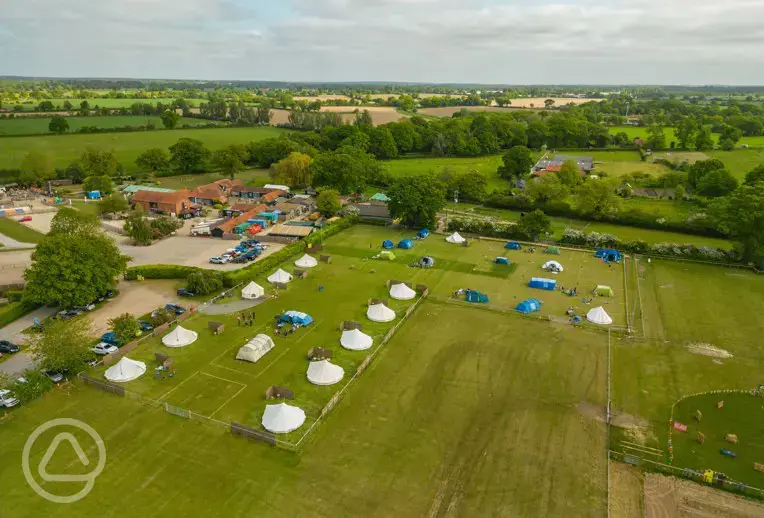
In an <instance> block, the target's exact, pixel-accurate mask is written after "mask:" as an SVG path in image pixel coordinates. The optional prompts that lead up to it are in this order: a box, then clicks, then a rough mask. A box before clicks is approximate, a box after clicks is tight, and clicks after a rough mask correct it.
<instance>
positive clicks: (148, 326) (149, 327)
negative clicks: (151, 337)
mask: <svg viewBox="0 0 764 518" xmlns="http://www.w3.org/2000/svg"><path fill="white" fill-rule="evenodd" d="M138 325H139V326H141V331H143V332H144V333H147V332H149V331H153V330H154V325H153V324H152V323H151V322H148V321H146V320H139V321H138Z"/></svg>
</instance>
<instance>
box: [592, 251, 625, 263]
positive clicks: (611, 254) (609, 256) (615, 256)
mask: <svg viewBox="0 0 764 518" xmlns="http://www.w3.org/2000/svg"><path fill="white" fill-rule="evenodd" d="M594 257H599V258H600V259H605V260H606V261H620V260H621V259H622V256H621V252H619V251H618V250H613V249H612V248H600V249H599V250H597V251H596V252H594Z"/></svg>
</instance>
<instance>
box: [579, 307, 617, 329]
mask: <svg viewBox="0 0 764 518" xmlns="http://www.w3.org/2000/svg"><path fill="white" fill-rule="evenodd" d="M586 320H588V321H589V322H592V323H594V324H600V325H608V324H612V323H613V319H612V318H610V315H608V314H607V313H606V312H605V308H603V307H602V306H598V307H596V308H592V309H590V310H589V312H588V313H587V314H586Z"/></svg>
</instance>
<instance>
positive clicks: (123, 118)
mask: <svg viewBox="0 0 764 518" xmlns="http://www.w3.org/2000/svg"><path fill="white" fill-rule="evenodd" d="M65 118H66V120H67V122H68V123H69V133H74V132H76V131H77V130H78V129H80V128H82V127H85V126H88V127H90V126H95V127H97V128H119V127H122V126H146V125H148V124H153V125H154V127H155V128H156V129H158V130H160V129H164V126H163V125H162V119H160V118H159V117H158V116H148V117H143V116H138V115H110V116H91V117H65ZM210 123H212V124H220V123H218V122H215V121H208V120H203V119H195V118H193V117H181V118H180V120H179V121H178V128H182V127H183V126H184V125H188V126H204V125H206V124H210ZM49 124H50V118H48V117H18V118H15V119H0V136H4V135H39V134H44V133H48V132H49V130H48V125H49Z"/></svg>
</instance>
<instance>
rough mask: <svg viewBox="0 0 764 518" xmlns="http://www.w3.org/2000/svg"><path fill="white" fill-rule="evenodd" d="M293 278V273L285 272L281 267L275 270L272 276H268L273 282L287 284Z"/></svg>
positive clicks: (269, 280)
mask: <svg viewBox="0 0 764 518" xmlns="http://www.w3.org/2000/svg"><path fill="white" fill-rule="evenodd" d="M291 280H292V274H291V273H287V272H285V271H284V270H282V269H281V268H279V269H278V270H276V271H275V272H273V273H272V274H271V276H270V277H268V282H270V283H272V284H276V283H279V284H286V283H288V282H289V281H291Z"/></svg>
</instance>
